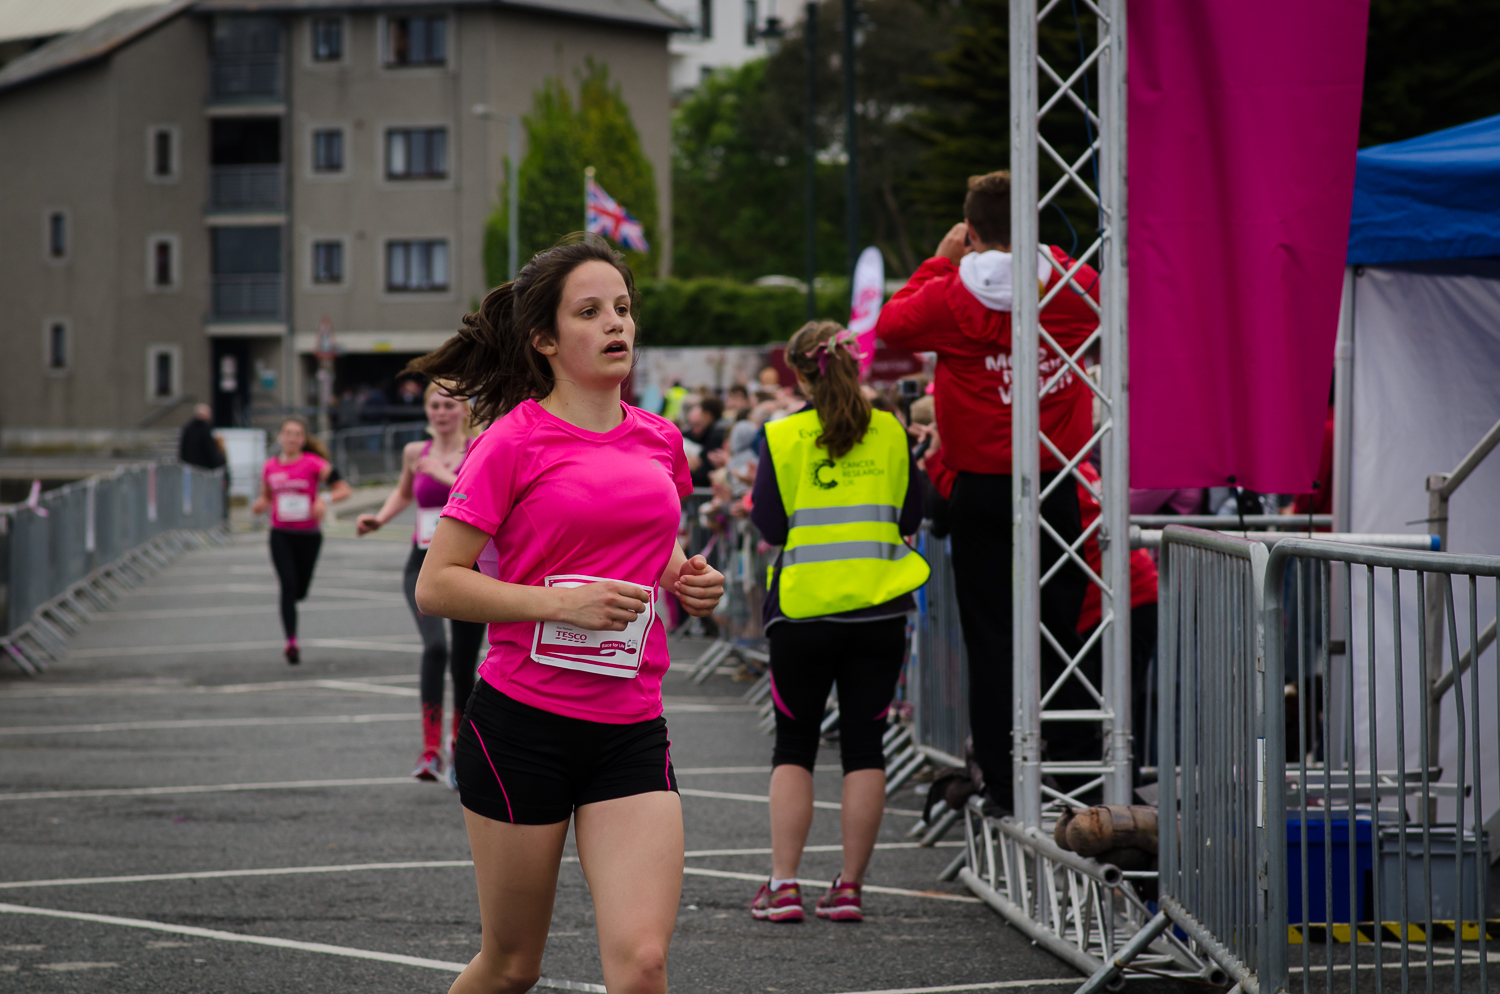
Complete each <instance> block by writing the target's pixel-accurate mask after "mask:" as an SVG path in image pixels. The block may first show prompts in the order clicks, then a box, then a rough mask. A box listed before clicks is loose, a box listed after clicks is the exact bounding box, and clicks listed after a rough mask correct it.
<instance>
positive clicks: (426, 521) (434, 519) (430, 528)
mask: <svg viewBox="0 0 1500 994" xmlns="http://www.w3.org/2000/svg"><path fill="white" fill-rule="evenodd" d="M442 516H443V509H442V508H441V507H419V508H417V548H419V549H425V548H427V547H428V546H429V545H431V544H432V533H433V532H435V531H437V523H438V519H439V518H441V517H442Z"/></svg>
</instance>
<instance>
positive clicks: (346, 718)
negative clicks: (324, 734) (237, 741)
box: [0, 688, 416, 735]
mask: <svg viewBox="0 0 1500 994" xmlns="http://www.w3.org/2000/svg"><path fill="white" fill-rule="evenodd" d="M392 689H394V688H392ZM401 693H403V694H406V693H410V694H415V693H416V691H414V690H413V691H401ZM414 716H415V715H414V713H412V712H403V713H401V714H325V715H316V716H307V717H299V718H291V717H287V718H183V719H180V720H177V721H113V722H107V723H103V724H98V725H12V726H9V727H5V728H0V735H60V734H67V735H73V734H80V733H84V732H160V731H167V730H169V729H173V728H252V727H256V726H260V725H368V724H372V723H374V722H380V721H411V720H412V719H413V718H414Z"/></svg>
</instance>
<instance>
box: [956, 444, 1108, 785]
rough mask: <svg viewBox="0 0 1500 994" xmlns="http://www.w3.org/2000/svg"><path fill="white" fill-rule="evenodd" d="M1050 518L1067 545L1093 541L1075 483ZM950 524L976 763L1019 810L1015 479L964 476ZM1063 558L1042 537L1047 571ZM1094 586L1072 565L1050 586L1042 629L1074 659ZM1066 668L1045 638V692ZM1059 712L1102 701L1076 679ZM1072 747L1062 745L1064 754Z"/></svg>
mask: <svg viewBox="0 0 1500 994" xmlns="http://www.w3.org/2000/svg"><path fill="white" fill-rule="evenodd" d="M1056 476H1057V473H1055V472H1048V473H1042V474H1041V488H1042V489H1046V487H1047V485H1048V484H1049V483H1051V482H1052V480H1053V478H1054V477H1056ZM1041 513H1042V517H1043V518H1044V519H1045V520H1046V521H1047V523H1048V524H1050V525H1051V526H1052V527H1053V529H1054V530H1056V532H1057V534H1058V535H1059V536H1060V537H1061V538H1062V540H1063V541H1065V542H1068V543H1072V542H1074V541H1076V540H1077V538H1078V536H1079V535H1081V534H1083V525H1082V522H1081V519H1080V517H1079V511H1078V488H1077V486H1075V485H1074V484H1073V481H1071V480H1065V481H1063V482H1062V483H1061V484H1059V485H1058V486H1057V487H1056V488H1055V489H1054V490H1053V491H1052V493H1051V494H1050V495H1049V496H1048V497H1047V499H1046V500H1044V501H1042V506H1041ZM948 519H949V523H950V526H951V534H952V548H953V553H952V562H953V579H954V588H955V590H956V592H957V600H958V619H959V622H960V624H962V626H963V630H964V648H965V649H967V650H968V656H969V731H970V733H971V734H972V735H973V737H974V758H975V759H976V760H978V761H979V768H980V769H981V770H982V771H984V782H985V790H986V792H987V793H988V794H989V795H990V797H991V798H992V799H994V800H995V801H996V802H997V803H999V804H1000V805H1001V806H1002V807H1005V808H1010V807H1011V803H1012V802H1011V791H1012V784H1013V775H1012V769H1011V732H1012V730H1013V728H1014V719H1015V712H1016V703H1015V695H1014V693H1013V688H1012V683H1013V680H1012V670H1011V658H1012V655H1013V651H1012V644H1011V631H1012V625H1011V595H1012V590H1011V493H1010V477H1009V476H1008V475H1007V476H1000V475H990V474H987V473H959V474H958V479H957V480H955V481H954V484H953V495H952V497H951V498H950V499H949V505H948ZM1061 555H1062V550H1061V549H1059V548H1058V547H1057V543H1055V542H1053V541H1052V540H1051V539H1050V538H1049V537H1048V536H1047V533H1046V532H1045V531H1044V532H1042V537H1041V563H1040V566H1041V568H1040V573H1046V572H1047V570H1048V569H1050V568H1051V566H1052V564H1053V563H1054V562H1056V561H1057V559H1058V557H1060V556H1061ZM1087 586H1088V578H1087V577H1085V576H1084V575H1083V572H1082V571H1081V570H1079V568H1078V567H1077V566H1076V565H1069V566H1064V567H1063V568H1062V569H1060V570H1058V572H1057V573H1056V575H1054V576H1053V577H1052V579H1051V580H1049V581H1047V585H1046V586H1045V587H1043V588H1042V597H1041V605H1040V607H1041V616H1042V619H1041V620H1042V624H1044V625H1046V626H1047V630H1048V631H1049V632H1051V633H1052V635H1053V637H1054V638H1056V639H1057V641H1058V644H1060V645H1061V646H1062V647H1063V649H1065V650H1066V651H1067V652H1068V653H1069V654H1070V655H1077V653H1078V651H1079V650H1080V649H1081V648H1083V642H1082V641H1081V640H1080V639H1079V638H1078V614H1079V612H1080V611H1081V610H1082V609H1083V595H1084V593H1085V591H1086V589H1087ZM1062 668H1063V661H1062V660H1061V659H1059V658H1058V655H1057V653H1056V652H1054V651H1053V650H1052V648H1051V646H1049V645H1048V644H1047V643H1046V641H1045V640H1044V641H1043V642H1042V661H1041V676H1042V681H1043V682H1042V686H1043V687H1044V688H1045V687H1047V686H1049V685H1050V684H1051V683H1052V681H1053V680H1055V679H1056V678H1057V677H1058V676H1059V675H1060V674H1061V673H1062ZM1050 706H1051V707H1052V708H1069V709H1072V708H1079V709H1089V708H1093V707H1097V704H1095V702H1094V701H1093V700H1092V698H1090V697H1088V696H1087V692H1086V691H1083V690H1082V689H1081V688H1080V687H1078V684H1077V681H1074V680H1069V681H1068V684H1067V685H1066V686H1065V687H1064V688H1063V689H1062V690H1061V691H1060V693H1059V695H1058V696H1057V697H1056V698H1053V701H1052V703H1051V705H1050ZM1054 731H1055V729H1054ZM1062 746H1063V743H1061V742H1059V743H1056V747H1059V748H1060V747H1062ZM1054 758H1056V757H1054Z"/></svg>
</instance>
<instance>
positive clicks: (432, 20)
mask: <svg viewBox="0 0 1500 994" xmlns="http://www.w3.org/2000/svg"><path fill="white" fill-rule="evenodd" d="M447 34H448V19H447V18H446V17H444V16H442V15H441V14H439V15H437V16H432V15H427V16H424V17H392V18H391V19H390V20H388V21H386V50H385V62H386V65H389V66H440V65H442V64H443V63H445V62H447V61H448V41H447Z"/></svg>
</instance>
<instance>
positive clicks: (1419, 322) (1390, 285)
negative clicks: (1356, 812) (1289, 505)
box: [1350, 259, 1500, 855]
mask: <svg viewBox="0 0 1500 994" xmlns="http://www.w3.org/2000/svg"><path fill="white" fill-rule="evenodd" d="M1353 387H1354V389H1353V402H1354V406H1353V418H1352V422H1353V436H1354V437H1353V460H1352V461H1353V473H1352V480H1351V486H1350V497H1351V504H1352V506H1351V514H1350V518H1351V520H1350V530H1352V531H1356V532H1387V533H1389V532H1426V531H1428V530H1429V528H1428V526H1427V524H1426V523H1425V522H1420V521H1419V519H1424V518H1426V517H1427V493H1426V489H1425V480H1426V478H1427V476H1428V474H1431V473H1439V472H1447V471H1450V470H1452V469H1453V468H1454V467H1455V466H1456V465H1457V464H1458V462H1459V460H1461V459H1462V458H1463V457H1464V456H1465V455H1466V454H1467V453H1468V451H1469V450H1470V449H1471V448H1472V447H1473V446H1474V444H1475V443H1477V442H1478V441H1479V440H1480V438H1482V437H1483V436H1484V434H1485V432H1486V431H1488V430H1489V428H1490V427H1491V426H1492V425H1494V424H1495V422H1496V421H1497V420H1500V262H1497V261H1496V260H1481V259H1473V260H1450V261H1446V262H1440V263H1420V264H1407V265H1401V266H1382V267H1373V266H1372V267H1368V268H1365V269H1364V270H1363V272H1362V273H1361V274H1359V275H1358V276H1357V277H1356V279H1355V290H1354V376H1353ZM1408 522H1419V523H1415V524H1408ZM1447 551H1452V552H1476V553H1484V554H1488V555H1500V452H1495V453H1492V454H1491V456H1490V458H1489V459H1488V460H1486V461H1485V462H1484V463H1483V464H1481V465H1480V467H1479V469H1478V470H1477V471H1475V473H1474V474H1473V475H1472V476H1470V477H1469V479H1468V480H1467V481H1466V482H1465V483H1464V484H1463V485H1462V486H1461V487H1459V489H1458V490H1457V491H1456V492H1455V494H1454V495H1453V498H1452V500H1451V502H1450V504H1449V522H1448V550H1447ZM1454 593H1455V598H1454V599H1455V608H1456V614H1457V617H1458V619H1459V633H1458V634H1459V651H1460V652H1463V651H1464V650H1465V649H1466V648H1467V646H1468V640H1469V634H1468V631H1467V629H1468V622H1467V617H1468V615H1467V612H1468V591H1467V589H1466V586H1465V585H1464V584H1463V583H1458V584H1455V590H1454ZM1353 595H1354V596H1353V618H1352V619H1351V620H1352V624H1351V626H1350V628H1351V636H1352V638H1351V643H1350V649H1351V650H1352V659H1353V661H1354V663H1355V666H1356V672H1357V673H1358V674H1359V679H1357V680H1356V685H1357V686H1359V688H1360V694H1359V696H1360V697H1361V698H1363V696H1364V687H1365V683H1366V681H1365V679H1364V674H1365V672H1366V669H1365V667H1366V659H1367V657H1366V644H1367V635H1366V619H1367V617H1368V615H1367V613H1366V612H1367V608H1368V603H1367V597H1366V593H1365V588H1364V573H1363V570H1362V569H1356V570H1355V571H1354V585H1353ZM1401 600H1402V607H1403V611H1402V617H1401V632H1402V639H1401V641H1402V662H1403V665H1402V673H1403V682H1404V685H1405V694H1404V697H1405V700H1406V708H1405V722H1406V728H1405V732H1406V734H1405V741H1406V749H1407V752H1406V757H1407V762H1406V765H1407V768H1408V769H1409V770H1410V769H1416V768H1417V765H1418V763H1417V755H1418V753H1417V744H1418V717H1419V713H1418V702H1419V700H1420V695H1419V693H1418V692H1417V688H1418V687H1420V686H1421V684H1420V679H1419V676H1418V671H1417V592H1416V580H1415V577H1414V576H1413V575H1412V574H1406V575H1404V576H1403V582H1402V592H1401ZM1478 600H1479V627H1480V629H1481V630H1482V629H1483V628H1484V626H1485V625H1486V624H1488V623H1489V621H1490V620H1491V619H1493V618H1494V617H1495V610H1496V593H1495V589H1494V586H1493V582H1492V581H1489V580H1481V581H1480V585H1479V598H1478ZM1375 601H1376V603H1375V619H1376V636H1375V648H1376V659H1377V668H1378V672H1379V673H1380V676H1378V678H1377V686H1378V687H1379V688H1380V689H1379V691H1378V697H1379V703H1380V710H1379V712H1378V717H1377V728H1376V732H1377V735H1376V738H1377V741H1378V746H1377V748H1378V750H1379V756H1378V758H1379V768H1380V769H1385V770H1392V769H1395V768H1396V765H1397V763H1396V755H1397V753H1396V741H1397V740H1396V735H1395V704H1394V691H1393V679H1392V678H1393V673H1392V670H1391V666H1392V661H1393V659H1394V649H1395V645H1394V637H1393V634H1392V618H1391V602H1392V600H1391V591H1390V579H1389V571H1384V570H1382V571H1380V573H1379V574H1378V585H1377V592H1376V597H1375ZM1444 641H1445V646H1446V644H1448V640H1447V637H1446V635H1445V639H1444ZM1495 653H1496V648H1494V647H1492V648H1491V649H1489V650H1488V651H1486V652H1485V653H1484V655H1483V656H1481V657H1480V666H1479V672H1480V695H1481V696H1480V705H1481V706H1480V708H1479V713H1480V716H1481V721H1480V724H1481V727H1480V729H1479V733H1480V743H1481V760H1482V762H1481V770H1482V771H1483V775H1482V779H1481V782H1480V785H1479V786H1480V797H1481V804H1482V808H1483V813H1484V816H1485V818H1486V820H1488V819H1490V818H1492V817H1493V816H1494V815H1495V814H1496V812H1497V810H1500V729H1497V728H1496V727H1495V723H1496V702H1497V700H1500V697H1497V692H1500V691H1497V687H1496V679H1497V676H1500V666H1497V665H1496V656H1495ZM1447 655H1448V650H1447V649H1446V648H1445V659H1444V662H1443V669H1444V670H1446V669H1448V668H1449V667H1451V665H1452V660H1451V659H1448V658H1446V657H1447ZM1470 690H1471V685H1470V678H1468V677H1466V678H1465V679H1464V682H1463V693H1464V699H1465V710H1466V711H1467V712H1469V714H1472V710H1471V709H1472V708H1473V700H1472V699H1471V698H1470ZM1388 695H1390V696H1388ZM1355 714H1356V715H1357V716H1358V718H1357V721H1356V728H1355V741H1356V750H1357V752H1358V754H1359V755H1360V757H1361V760H1360V761H1361V765H1363V763H1364V759H1363V757H1365V756H1367V755H1368V752H1369V742H1370V730H1369V723H1368V719H1367V718H1366V717H1365V716H1366V714H1367V709H1366V706H1365V702H1364V701H1363V700H1362V699H1361V700H1360V701H1358V702H1357V706H1356V709H1355ZM1469 724H1470V725H1471V727H1470V729H1469V734H1470V735H1472V734H1473V731H1474V730H1473V728H1472V721H1470V723H1469ZM1456 728H1457V720H1456V716H1455V714H1454V700H1453V697H1452V695H1451V694H1450V695H1449V697H1448V698H1447V699H1445V701H1444V704H1443V713H1442V750H1441V755H1440V757H1439V760H1438V762H1439V763H1440V764H1441V766H1442V768H1443V773H1444V779H1445V780H1448V781H1451V780H1452V779H1453V776H1454V771H1455V770H1456V768H1457V767H1456V761H1457V756H1456V754H1455V749H1456V735H1457V732H1456ZM1468 765H1469V769H1468V771H1467V773H1466V777H1465V779H1466V780H1468V781H1469V782H1472V778H1473V760H1472V758H1470V759H1469V760H1468ZM1470 803H1471V804H1472V801H1471V802H1470ZM1413 810H1414V809H1413ZM1472 810H1473V809H1472V807H1470V808H1469V809H1468V811H1469V813H1467V814H1466V815H1465V818H1464V821H1465V823H1466V824H1470V823H1471V822H1470V819H1471V818H1472ZM1454 813H1455V811H1454V803H1453V801H1451V800H1447V801H1444V802H1443V803H1442V804H1441V805H1440V808H1439V816H1440V817H1441V818H1443V819H1445V820H1451V819H1452V818H1453V816H1454ZM1492 855H1494V854H1493V853H1492Z"/></svg>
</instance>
